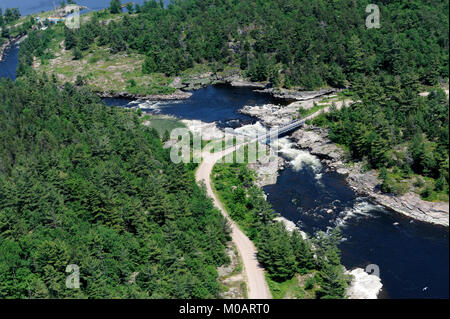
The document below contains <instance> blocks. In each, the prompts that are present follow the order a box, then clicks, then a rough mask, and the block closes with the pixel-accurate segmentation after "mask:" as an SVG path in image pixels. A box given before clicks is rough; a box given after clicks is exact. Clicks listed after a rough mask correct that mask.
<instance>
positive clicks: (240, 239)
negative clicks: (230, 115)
mask: <svg viewBox="0 0 450 319" xmlns="http://www.w3.org/2000/svg"><path fill="white" fill-rule="evenodd" d="M345 102H349V101H338V102H337V103H335V104H336V108H337V109H341V108H342V106H343V105H344V103H345ZM330 107H331V106H328V107H325V108H323V109H322V110H319V111H317V112H315V113H313V114H311V115H309V116H307V117H305V118H303V119H302V121H306V120H311V119H313V118H315V117H316V116H318V115H319V114H320V113H322V112H329V110H330ZM255 141H256V139H255ZM253 142H254V141H253ZM243 145H244V144H240V145H239V147H242V146H243ZM234 151H236V147H230V148H228V149H225V150H223V151H222V152H218V153H210V152H209V149H206V150H205V151H203V152H202V158H203V161H202V163H201V164H200V166H199V167H198V168H197V171H196V173H195V179H196V181H197V182H198V183H200V182H204V183H205V185H206V191H207V194H208V196H209V197H211V198H212V200H213V202H214V205H215V206H216V207H217V208H218V209H219V210H220V212H221V213H222V215H223V216H224V217H225V218H226V219H227V220H228V222H229V223H230V225H231V238H232V240H233V243H234V244H235V245H236V247H237V249H238V251H239V254H240V256H241V258H242V263H243V264H244V273H245V277H246V282H247V292H248V298H249V299H272V295H271V293H270V290H269V286H268V285H267V281H266V277H265V276H264V269H263V268H262V267H261V265H260V264H259V262H258V259H257V255H256V254H257V251H256V247H255V245H254V244H253V242H252V241H251V240H250V239H249V238H248V237H247V236H246V235H245V234H244V233H243V232H242V231H241V230H240V229H239V227H238V226H237V225H236V223H235V222H234V221H233V220H232V219H231V218H230V216H228V213H227V211H226V210H225V208H224V207H223V205H222V203H221V202H220V200H219V198H218V197H217V195H216V194H215V193H214V192H213V189H212V183H211V173H212V170H213V167H214V165H215V164H216V163H217V162H218V161H219V160H220V159H222V158H223V157H225V156H226V155H228V154H230V153H232V152H234Z"/></svg>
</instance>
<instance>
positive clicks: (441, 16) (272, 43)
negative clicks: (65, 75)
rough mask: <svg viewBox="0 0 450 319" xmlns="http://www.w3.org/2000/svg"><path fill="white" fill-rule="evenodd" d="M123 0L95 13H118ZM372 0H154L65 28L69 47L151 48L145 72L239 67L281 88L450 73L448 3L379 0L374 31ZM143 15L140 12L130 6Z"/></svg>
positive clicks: (430, 79)
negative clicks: (124, 12) (169, 1)
mask: <svg viewBox="0 0 450 319" xmlns="http://www.w3.org/2000/svg"><path fill="white" fill-rule="evenodd" d="M117 2H119V3H120V1H112V2H111V8H110V11H109V12H108V11H103V12H99V13H97V14H96V16H97V18H101V17H102V16H107V17H108V18H110V19H109V20H111V17H110V14H111V13H112V14H117V13H119V12H120V11H121V10H119V9H118V5H117ZM369 3H371V2H370V1H368V0H354V1H322V0H316V1H309V0H308V1H307V0H250V1H241V0H183V1H172V4H171V5H169V7H168V9H164V7H163V5H162V2H157V1H147V2H145V4H144V5H142V6H139V5H136V6H135V7H134V8H129V10H130V11H129V13H131V14H130V15H129V16H127V15H126V16H125V17H124V18H123V19H121V20H114V19H112V21H109V23H107V24H105V23H102V24H100V25H99V24H98V20H97V19H92V20H91V22H90V23H86V24H83V25H82V27H81V29H80V30H79V32H74V31H71V30H67V34H66V49H72V48H74V47H76V48H77V49H79V50H80V51H83V50H87V49H88V48H89V46H90V45H91V44H92V43H93V42H96V43H98V44H100V45H106V46H109V47H110V48H111V52H120V51H126V50H136V51H138V52H140V53H143V54H146V55H147V59H146V61H145V63H144V65H143V68H144V70H145V71H146V72H149V73H151V72H156V71H159V72H163V73H166V74H168V75H173V74H179V73H180V72H181V71H183V70H186V69H187V68H190V67H192V66H193V64H194V63H213V64H215V65H216V69H220V68H222V67H223V66H224V65H237V66H240V67H241V69H242V70H244V71H245V72H246V74H247V75H248V76H249V77H250V78H251V79H253V80H256V81H265V80H270V81H271V82H272V83H274V84H275V85H284V86H286V87H291V86H300V87H304V88H307V89H309V88H317V87H322V86H324V85H330V86H333V87H344V86H347V85H349V84H352V83H353V82H354V81H358V80H359V81H361V80H362V79H363V78H364V77H367V76H371V75H377V74H379V73H380V72H381V71H385V72H387V73H389V74H392V75H403V74H411V73H412V74H414V75H416V76H417V77H418V79H419V80H420V81H421V82H423V83H426V84H431V85H432V84H436V83H437V82H438V80H439V78H440V77H442V78H447V77H448V19H449V17H448V14H447V13H448V10H449V6H448V1H438V0H427V1H423V0H414V1H401V0H397V1H381V3H379V5H380V10H381V26H382V27H381V28H379V29H367V28H366V25H365V20H366V17H367V15H368V14H367V13H366V12H365V8H366V6H367V5H368V4H369ZM135 12H136V13H139V14H137V15H136V14H133V13H135Z"/></svg>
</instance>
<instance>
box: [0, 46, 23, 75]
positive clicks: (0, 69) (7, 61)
mask: <svg viewBox="0 0 450 319" xmlns="http://www.w3.org/2000/svg"><path fill="white" fill-rule="evenodd" d="M18 61H19V46H17V45H14V46H11V47H9V48H8V49H6V51H5V54H4V56H3V60H2V61H1V62H0V80H1V79H2V78H10V79H11V80H15V79H16V68H17V63H18Z"/></svg>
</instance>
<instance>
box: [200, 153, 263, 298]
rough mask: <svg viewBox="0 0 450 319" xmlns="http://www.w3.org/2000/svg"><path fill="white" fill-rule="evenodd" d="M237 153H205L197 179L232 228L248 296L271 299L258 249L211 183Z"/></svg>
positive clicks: (232, 235)
mask: <svg viewBox="0 0 450 319" xmlns="http://www.w3.org/2000/svg"><path fill="white" fill-rule="evenodd" d="M234 151H235V148H234V147H231V148H229V149H226V150H224V151H222V152H219V153H214V154H212V153H210V152H209V151H205V152H203V154H202V156H203V161H202V163H201V164H200V166H199V167H198V169H197V172H196V174H195V178H196V180H197V182H204V183H205V184H206V190H207V193H208V196H209V197H211V198H212V199H213V202H214V205H215V206H216V207H217V208H218V209H219V210H220V212H221V213H222V215H223V216H225V218H226V219H227V220H228V222H229V224H230V226H231V237H232V240H233V243H234V244H235V245H236V247H237V249H238V251H239V255H240V256H241V258H242V263H243V266H244V267H243V268H244V274H245V278H246V284H247V296H248V298H249V299H271V298H272V295H271V294H270V290H269V286H268V285H267V282H266V278H265V276H264V269H263V268H262V267H261V265H260V264H259V262H258V259H257V257H256V252H257V251H256V247H255V245H254V244H253V242H252V241H251V240H250V239H249V238H248V237H247V236H246V235H245V234H244V233H243V232H242V231H241V230H240V229H239V227H238V226H237V225H236V223H235V222H234V221H233V220H231V218H230V216H228V213H227V212H226V210H225V208H224V207H223V205H222V203H221V202H220V200H219V199H218V198H217V195H216V194H215V193H214V192H213V189H212V183H211V172H212V169H213V167H214V165H215V164H216V163H217V162H218V161H219V160H220V159H221V158H223V157H224V156H226V155H228V154H230V153H232V152H234Z"/></svg>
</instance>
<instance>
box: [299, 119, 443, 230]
mask: <svg viewBox="0 0 450 319" xmlns="http://www.w3.org/2000/svg"><path fill="white" fill-rule="evenodd" d="M306 129H307V130H298V131H296V132H294V133H293V134H292V136H291V138H292V139H293V140H294V141H295V142H296V143H297V146H298V147H299V148H300V149H305V150H308V151H309V152H310V153H311V154H312V155H314V156H317V157H318V158H319V159H320V160H321V162H322V163H323V164H325V165H326V167H327V169H328V170H333V171H336V172H337V173H338V174H341V175H344V176H345V180H346V182H347V183H348V185H349V187H351V188H352V189H353V191H354V192H355V193H356V194H358V195H359V196H364V197H368V198H369V199H370V200H371V201H372V202H373V203H375V204H378V205H381V206H383V207H385V208H388V209H391V210H393V211H395V212H396V213H399V214H401V215H403V216H406V217H409V218H412V219H415V220H418V221H421V222H426V223H431V224H435V225H440V226H445V227H448V226H449V205H448V203H445V202H428V201H425V200H422V199H421V198H420V196H419V195H418V194H416V193H414V192H412V191H409V192H408V193H406V194H404V195H402V196H396V195H393V194H385V193H382V192H381V190H380V189H379V185H380V182H379V181H378V174H377V172H376V171H374V170H369V171H367V172H363V170H362V163H355V164H353V165H349V163H348V162H347V160H346V159H345V154H344V152H343V151H342V149H341V148H339V147H338V146H336V145H335V144H334V143H333V142H332V141H331V140H330V139H329V138H328V132H327V131H326V130H325V129H323V128H319V127H314V126H308V127H307V128H306Z"/></svg>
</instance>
